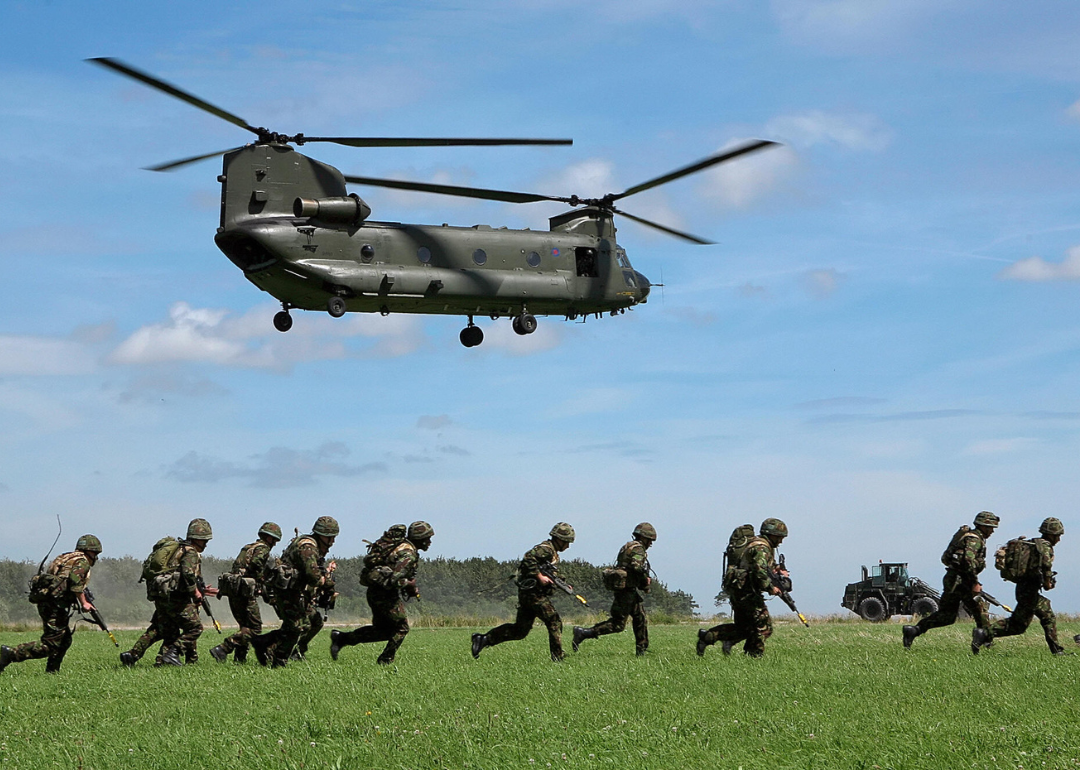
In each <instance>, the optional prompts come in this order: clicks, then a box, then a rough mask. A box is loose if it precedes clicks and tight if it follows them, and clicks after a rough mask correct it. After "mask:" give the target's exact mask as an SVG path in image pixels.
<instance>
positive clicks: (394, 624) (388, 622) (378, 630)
mask: <svg viewBox="0 0 1080 770" xmlns="http://www.w3.org/2000/svg"><path fill="white" fill-rule="evenodd" d="M419 563H420V554H419V552H418V551H417V548H416V546H415V545H414V544H413V543H412V542H411V541H409V540H404V541H402V542H401V544H400V545H398V546H397V547H396V548H394V550H393V551H391V552H390V555H389V556H387V558H386V562H385V566H386V567H388V568H389V570H390V574H389V575H388V576H387V578H386V579H385V583H384V584H381V585H380V584H378V583H372V584H371V585H369V586H368V589H367V603H368V606H369V607H371V625H369V626H361V627H360V628H357V629H355V630H353V631H348V632H340V633H334V635H333V644H334V646H335V647H338V648H340V647H350V646H352V645H355V644H368V643H370V642H386V647H385V648H384V649H383V651H382V654H381V655H379V658H378V662H379V663H382V664H388V663H393V662H394V656H395V655H396V654H397V649H398V647H400V646H401V643H402V642H403V641H405V635H406V634H408V633H409V619H408V617H407V616H406V613H405V599H404V597H405V596H417V595H418V591H417V589H416V567H417V565H418V564H419ZM331 652H332V653H336V652H337V650H331ZM333 657H334V658H337V655H336V654H334V655H333Z"/></svg>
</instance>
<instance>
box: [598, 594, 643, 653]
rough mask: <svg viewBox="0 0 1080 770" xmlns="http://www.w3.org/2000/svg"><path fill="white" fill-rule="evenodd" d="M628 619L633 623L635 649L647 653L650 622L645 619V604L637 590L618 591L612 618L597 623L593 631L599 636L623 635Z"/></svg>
mask: <svg viewBox="0 0 1080 770" xmlns="http://www.w3.org/2000/svg"><path fill="white" fill-rule="evenodd" d="M627 619H630V620H631V621H632V623H633V628H634V648H635V649H636V650H637V652H639V653H642V652H645V650H647V649H649V621H648V619H647V618H646V617H645V602H644V601H643V600H642V599H641V598H640V595H639V594H638V592H637V590H636V589H633V588H628V589H622V590H619V591H616V592H615V598H614V600H613V601H612V603H611V617H610V618H608V619H607V620H605V621H603V622H601V623H597V624H596V625H595V626H593V627H592V631H593V632H594V633H595V634H596V635H597V636H604V635H605V634H619V633H622V632H623V630H624V629H625V628H626V621H627Z"/></svg>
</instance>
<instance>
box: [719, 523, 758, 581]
mask: <svg viewBox="0 0 1080 770" xmlns="http://www.w3.org/2000/svg"><path fill="white" fill-rule="evenodd" d="M756 539H757V536H756V533H755V531H754V525H753V524H742V525H740V526H738V527H735V529H734V531H733V532H732V533H731V537H729V538H728V545H727V548H726V549H725V550H724V573H723V579H722V583H721V584H722V586H723V587H724V590H725V591H726V590H728V589H729V588H730V587H734V586H741V585H742V584H743V583H744V582H745V580H746V570H744V569H742V568H741V567H739V565H740V564H741V563H742V557H743V554H744V553H745V552H746V548H747V546H749V545H750V543H752V542H754V540H756Z"/></svg>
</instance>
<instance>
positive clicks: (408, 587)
mask: <svg viewBox="0 0 1080 770" xmlns="http://www.w3.org/2000/svg"><path fill="white" fill-rule="evenodd" d="M402 590H403V591H404V592H405V595H406V596H411V597H413V598H416V597H417V596H419V595H420V589H419V588H418V587H417V585H416V581H415V580H406V581H405V585H404V587H403V589H402Z"/></svg>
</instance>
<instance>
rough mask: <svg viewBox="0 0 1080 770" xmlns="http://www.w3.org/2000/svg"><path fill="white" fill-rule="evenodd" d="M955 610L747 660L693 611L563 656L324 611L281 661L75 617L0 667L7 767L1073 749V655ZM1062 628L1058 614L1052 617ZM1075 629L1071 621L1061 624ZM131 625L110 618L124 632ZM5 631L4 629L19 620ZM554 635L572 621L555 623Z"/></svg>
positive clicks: (1042, 759) (1078, 665) (855, 759)
mask: <svg viewBox="0 0 1080 770" xmlns="http://www.w3.org/2000/svg"><path fill="white" fill-rule="evenodd" d="M970 629H971V626H970V625H968V624H962V625H957V626H954V627H952V628H948V629H940V630H938V631H936V632H931V633H930V634H927V635H926V636H923V637H921V638H919V639H918V640H917V641H916V643H915V647H914V648H913V649H912V650H910V651H905V650H904V649H903V648H902V647H901V644H900V626H899V625H896V624H886V625H879V626H871V625H869V624H863V623H851V622H843V623H841V622H835V623H817V624H815V625H814V627H812V628H810V629H805V628H802V627H801V626H799V625H797V624H790V623H787V622H783V623H777V629H776V633H775V634H774V636H773V638H772V639H770V640H769V644H768V650H767V652H766V655H765V658H764V659H762V660H752V659H749V658H746V657H745V656H743V655H741V654H735V655H732V656H731V657H729V658H724V657H723V656H722V655H721V654H720V650H719V648H718V647H712V648H710V649H709V651H708V653H707V655H706V656H705V658H704V659H701V658H699V657H698V656H697V655H696V654H695V653H694V641H695V639H696V630H697V626H689V625H687V626H659V627H655V628H653V629H651V637H652V649H651V650H650V652H649V655H648V656H646V657H645V658H641V659H638V658H636V657H635V656H634V655H633V638H632V636H631V633H630V631H629V630H627V631H626V632H625V633H623V634H621V635H618V636H609V637H605V638H602V639H599V640H595V641H589V642H586V643H585V644H584V645H583V646H582V649H581V652H579V653H578V654H576V655H574V654H572V653H568V657H567V660H566V661H565V662H564V663H562V664H553V663H551V662H550V661H549V660H548V658H547V654H546V650H547V642H546V635H545V634H544V633H543V628H542V627H540V626H537V627H536V628H535V629H534V630H533V632H532V634H531V635H530V636H529V637H528V639H526V640H525V641H523V642H517V643H507V644H505V645H501V646H499V647H496V648H492V649H488V650H485V651H484V653H483V655H482V656H481V658H480V660H479V661H474V660H473V659H472V658H471V657H470V655H469V651H468V647H469V635H470V629H462V628H447V629H417V630H414V631H413V633H411V634H410V635H409V638H408V639H407V640H406V642H405V644H404V646H403V647H402V649H401V651H400V652H399V654H398V660H397V665H395V666H393V667H390V668H382V667H379V666H376V665H375V657H376V656H377V654H378V652H379V651H380V648H381V645H380V646H379V647H375V646H367V647H363V646H359V647H351V648H347V649H345V650H344V651H343V652H342V655H341V659H340V660H339V661H338V662H337V663H334V662H333V661H331V660H330V656H329V654H328V651H327V650H328V646H329V640H328V636H327V633H326V632H325V631H324V632H323V635H322V637H320V638H319V639H318V640H316V643H315V644H314V645H313V648H312V651H313V653H314V654H313V655H311V659H310V660H309V661H307V662H304V663H297V664H292V665H290V666H289V667H288V668H286V669H284V670H274V671H272V670H266V669H262V668H260V667H258V666H257V665H254V660H252V662H251V663H249V664H247V665H235V664H233V663H228V664H224V665H222V664H218V663H215V662H214V661H213V659H211V658H210V656H209V655H208V654H207V652H206V651H207V650H208V649H209V647H210V646H211V645H212V644H214V643H216V642H215V640H216V639H218V638H219V637H218V636H217V634H216V633H214V632H213V630H212V629H211V630H210V631H209V632H208V633H207V634H204V636H203V639H202V643H201V645H200V650H201V652H202V659H201V662H200V663H199V665H197V666H190V667H185V668H180V669H155V668H153V667H152V666H151V665H150V663H152V657H149V656H148V659H144V660H143V661H142V662H141V663H140V664H139V665H138V667H136V668H135V669H133V670H128V669H124V668H122V667H121V666H120V665H119V663H118V658H117V655H116V652H115V650H114V648H113V647H112V645H111V644H109V642H108V640H107V638H106V637H105V636H104V634H101V633H99V632H93V631H89V632H83V631H80V632H79V633H77V634H76V635H75V643H74V645H73V647H72V650H71V651H70V653H69V654H68V657H67V660H66V661H65V663H64V668H63V671H62V672H61V673H60V674H59V675H58V676H50V675H46V674H45V673H44V661H30V662H26V663H21V664H13V665H11V666H9V667H8V669H7V670H6V671H5V672H4V673H3V674H0V765H2V766H3V767H19V768H46V767H89V768H125V767H131V768H191V767H222V768H223V767H237V768H246V767H252V768H255V767H259V768H277V767H282V768H325V767H345V768H353V767H358V768H362V767H378V768H424V767H474V768H505V767H524V768H534V767H535V768H547V767H556V768H592V767H617V768H634V767H650V768H687V770H690V769H691V768H713V767H722V768H738V767H744V768H766V767H767V768H816V767H820V768H877V767H880V768H923V767H926V768H931V767H933V768H940V767H950V768H951V767H980V768H982V767H1001V768H1006V767H1008V768H1037V767H1074V766H1078V765H1080V709H1078V706H1077V697H1078V692H1077V672H1078V671H1080V658H1078V657H1076V656H1073V655H1066V656H1060V657H1054V656H1051V655H1050V654H1049V653H1048V652H1047V650H1046V647H1045V644H1044V642H1043V641H1042V635H1041V633H1040V632H1039V630H1038V628H1037V624H1036V627H1035V628H1032V629H1031V630H1029V632H1028V634H1027V635H1025V636H1023V637H1017V638H1012V639H1004V640H1000V641H998V642H997V643H995V645H994V647H993V648H992V649H991V650H988V651H986V652H984V653H983V654H981V655H979V656H977V657H976V656H973V655H972V654H971V652H970V650H969V647H968V641H969V639H970ZM1062 630H1063V632H1064V631H1065V629H1064V628H1063V629H1062ZM1070 633H1071V632H1070ZM136 635H137V632H130V631H129V632H121V633H120V634H119V637H118V638H119V639H120V642H121V645H122V649H126V647H127V646H129V645H130V643H131V642H133V641H134V639H135V637H136ZM33 636H34V634H31V633H6V634H3V635H2V636H0V641H2V642H3V643H4V644H8V645H13V644H16V643H19V642H22V641H26V640H28V639H30V638H33ZM566 637H567V638H566V642H567V649H568V650H569V627H568V628H567V633H566Z"/></svg>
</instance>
